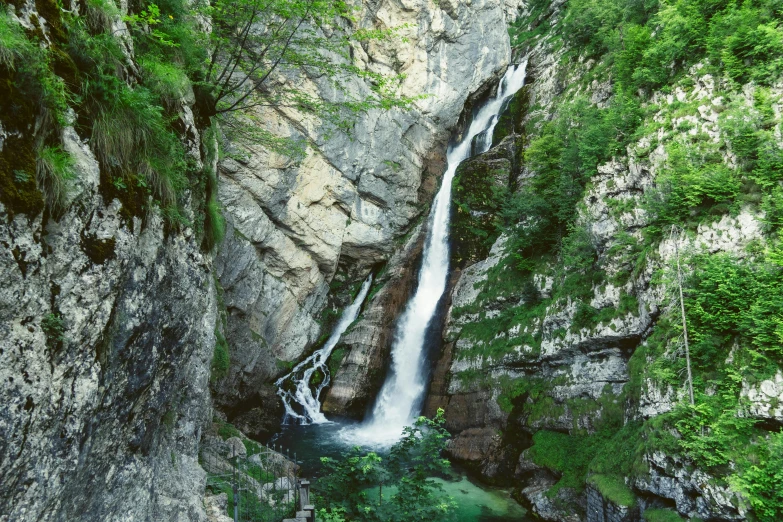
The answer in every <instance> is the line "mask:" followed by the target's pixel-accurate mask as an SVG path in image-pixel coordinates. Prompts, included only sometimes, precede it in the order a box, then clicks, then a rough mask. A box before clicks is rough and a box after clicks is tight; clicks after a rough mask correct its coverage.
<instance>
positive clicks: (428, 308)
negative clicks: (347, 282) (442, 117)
mask: <svg viewBox="0 0 783 522" xmlns="http://www.w3.org/2000/svg"><path fill="white" fill-rule="evenodd" d="M526 66H527V63H522V64H520V65H517V66H513V65H512V66H510V67H509V68H508V70H507V71H506V74H505V75H504V76H503V79H502V80H501V81H500V85H499V86H498V90H497V94H496V95H495V97H494V98H491V99H490V100H488V101H487V102H486V103H485V104H484V105H483V106H482V107H481V108H480V109H479V110H478V112H477V113H476V115H475V117H474V118H473V121H472V122H471V123H470V127H469V128H468V130H467V132H466V133H465V134H464V135H463V137H462V140H461V141H460V142H459V143H457V144H456V145H455V146H453V147H451V148H449V150H448V152H447V154H446V160H447V169H446V173H445V174H444V175H443V182H442V183H441V187H440V190H439V191H438V194H437V196H435V201H434V203H433V205H432V210H431V211H430V227H429V233H428V235H427V238H426V241H425V245H424V253H423V258H422V259H423V261H422V267H421V272H420V273H419V284H418V287H417V288H416V292H415V294H414V295H413V297H412V298H411V300H410V301H408V305H407V307H406V308H405V311H404V312H403V314H402V316H400V319H399V321H398V323H397V331H396V334H395V339H394V344H393V346H392V364H391V371H390V373H389V376H388V378H387V379H386V382H385V383H384V385H383V388H381V392H380V394H379V395H378V398H377V399H376V402H375V407H374V409H373V412H372V415H371V417H370V418H369V419H368V420H367V421H366V422H365V423H364V424H363V425H361V426H360V427H358V428H356V429H346V430H344V432H343V434H342V436H343V437H344V438H345V439H348V440H350V441H352V442H355V443H363V444H370V445H387V444H391V443H394V442H396V441H397V440H398V439H399V438H400V435H401V434H402V430H403V428H404V427H405V426H409V425H411V424H413V422H414V420H415V416H416V415H417V414H418V410H419V407H420V406H421V401H422V399H423V395H424V390H425V387H426V382H425V378H426V373H425V372H423V371H422V367H423V365H424V363H425V361H424V353H425V350H424V336H425V334H426V331H427V327H428V326H429V324H430V322H431V321H432V318H433V316H434V315H435V310H436V308H437V306H438V302H439V301H440V299H441V297H442V295H443V291H444V290H445V288H446V278H447V276H448V271H449V243H448V239H449V210H450V206H451V182H452V180H453V179H454V173H455V172H456V170H457V167H458V166H459V164H460V163H462V162H463V161H464V160H466V159H467V158H469V157H470V155H471V144H472V143H473V138H476V147H475V148H476V151H475V152H476V153H479V154H480V153H482V152H486V151H487V150H489V148H490V147H491V146H492V133H493V131H494V130H495V125H496V124H497V121H498V117H499V113H500V111H501V110H502V109H503V105H504V102H505V101H506V100H507V99H508V98H510V97H511V96H513V95H514V94H515V93H516V92H517V91H518V90H519V89H520V88H522V86H523V85H524V81H525V69H526ZM477 136H478V137H477Z"/></svg>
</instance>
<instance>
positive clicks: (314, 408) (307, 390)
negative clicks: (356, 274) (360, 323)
mask: <svg viewBox="0 0 783 522" xmlns="http://www.w3.org/2000/svg"><path fill="white" fill-rule="evenodd" d="M371 284H372V274H370V276H369V277H367V279H366V280H365V281H364V283H362V288H361V290H359V294H358V295H357V296H356V299H354V301H353V303H351V305H350V306H349V307H348V308H346V309H345V311H343V314H342V315H341V316H340V321H339V322H338V323H337V326H335V328H334V330H332V334H331V335H330V336H329V339H328V340H327V341H326V344H324V346H323V348H321V349H319V350H316V351H315V352H314V353H313V354H312V355H311V356H310V357H308V358H307V359H305V360H304V361H302V362H300V363H299V364H297V365H296V366H295V367H294V369H293V370H292V371H291V373H289V374H288V375H286V376H284V377H281V378H280V379H278V380H277V382H275V386H277V394H278V395H279V396H280V398H281V399H282V400H283V406H285V421H284V422H287V421H288V420H289V419H293V420H294V421H296V422H298V423H300V424H323V423H324V422H329V421H328V419H327V418H326V416H324V414H323V413H321V401H320V397H321V391H323V389H324V388H326V387H327V386H328V385H329V382H330V379H331V376H330V375H329V368H328V367H327V366H326V362H327V361H328V360H329V356H330V355H331V354H332V350H334V347H335V346H337V342H338V341H339V340H340V337H342V335H343V333H344V332H345V330H347V329H348V327H349V326H351V323H353V322H354V321H355V320H356V317H357V316H358V315H359V310H360V309H361V307H362V303H364V299H365V298H366V297H367V292H369V291H370V285H371ZM317 371H318V372H321V373H322V374H323V379H322V380H321V382H320V383H319V384H318V385H317V387H316V389H315V393H313V390H312V388H311V387H310V380H311V379H312V377H313V374H314V373H315V372H317ZM300 372H301V374H300ZM286 381H289V382H290V383H291V384H292V385H293V387H294V388H293V390H290V389H285V387H284V385H285V384H286ZM293 403H296V404H298V405H299V406H300V407H301V408H302V413H301V414H300V413H297V412H296V410H295V409H294V406H293Z"/></svg>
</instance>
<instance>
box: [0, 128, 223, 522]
mask: <svg viewBox="0 0 783 522" xmlns="http://www.w3.org/2000/svg"><path fill="white" fill-rule="evenodd" d="M63 143H64V146H65V148H66V149H67V150H68V151H69V152H70V153H71V154H72V155H73V157H74V158H76V159H77V162H76V166H75V168H76V170H77V174H78V180H79V184H78V186H75V187H74V192H73V194H72V197H73V198H74V199H76V198H77V197H78V201H79V203H78V204H74V205H73V206H72V207H71V208H70V209H69V210H68V211H67V212H65V214H64V215H63V216H62V217H61V218H60V219H57V220H55V219H52V218H51V217H48V219H46V221H44V216H43V215H42V214H39V215H37V216H29V215H23V214H17V215H16V216H14V217H13V218H11V217H10V215H9V213H8V211H7V209H6V208H5V207H3V206H2V205H0V223H1V224H0V244H2V249H0V277H1V278H2V281H3V285H2V288H0V339H2V340H0V377H2V382H3V386H2V388H0V399H2V402H3V404H4V405H5V407H4V408H3V410H2V413H0V455H2V460H0V481H1V482H2V483H3V488H2V492H0V503H1V504H2V505H3V506H5V508H4V513H3V516H4V517H7V518H6V519H7V520H30V521H33V520H36V521H38V520H128V521H131V520H133V521H136V520H182V521H185V520H203V519H204V510H203V507H202V506H201V501H200V496H201V492H202V491H203V488H204V473H203V471H202V470H201V468H200V467H199V466H198V462H197V459H196V453H197V444H198V440H199V437H200V427H201V425H202V424H203V423H204V422H205V421H206V420H208V418H209V416H210V413H209V411H210V410H209V397H208V395H207V394H205V390H206V389H207V381H208V379H209V361H210V360H211V356H212V349H213V347H214V343H215V340H214V323H215V292H214V287H213V282H212V278H211V276H210V265H211V262H210V260H209V258H208V257H205V256H204V255H203V254H202V253H201V251H200V248H199V245H198V243H197V242H196V241H195V238H194V237H193V234H192V233H191V232H190V231H187V230H186V231H184V232H182V233H175V234H165V233H164V226H163V222H162V218H161V217H160V216H159V215H158V214H157V213H155V212H152V213H150V214H149V215H148V216H147V218H146V220H145V222H142V220H141V219H140V218H131V219H127V218H126V217H125V216H124V215H123V214H122V213H121V205H120V203H119V202H118V201H117V200H114V201H104V199H103V197H102V196H101V195H100V194H99V193H98V163H97V162H96V161H95V159H94V157H93V155H92V152H91V151H90V149H89V148H88V147H87V146H86V145H85V144H84V143H82V142H81V141H80V140H79V138H78V136H77V135H76V133H75V132H74V131H73V129H71V128H66V129H65V131H64V140H63Z"/></svg>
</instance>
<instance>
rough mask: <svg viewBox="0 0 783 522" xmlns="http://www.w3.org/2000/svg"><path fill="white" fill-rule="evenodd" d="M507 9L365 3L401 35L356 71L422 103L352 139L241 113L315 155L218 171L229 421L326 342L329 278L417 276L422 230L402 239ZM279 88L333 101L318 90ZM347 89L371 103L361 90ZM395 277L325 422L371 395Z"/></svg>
mask: <svg viewBox="0 0 783 522" xmlns="http://www.w3.org/2000/svg"><path fill="white" fill-rule="evenodd" d="M507 4H508V5H507ZM516 7H517V5H516V4H515V3H514V2H510V3H508V2H507V3H504V2H501V1H499V0H476V1H473V2H470V3H463V2H446V1H443V2H439V3H435V4H433V3H431V2H425V1H421V0H419V1H413V0H411V1H405V2H402V3H400V2H392V1H382V2H379V3H372V4H367V5H365V7H364V10H363V11H362V14H361V16H359V19H360V22H359V23H360V24H361V25H362V26H368V27H369V26H375V27H400V28H401V29H400V37H404V38H405V40H404V41H403V40H400V41H394V42H385V43H384V42H382V43H372V44H367V45H364V46H356V47H355V48H354V49H353V57H354V61H355V64H356V65H358V66H359V67H362V68H366V69H367V70H370V71H374V72H382V73H392V74H404V75H405V80H404V81H403V83H402V85H401V88H400V93H401V94H402V95H404V96H410V97H421V98H420V99H418V100H416V101H415V102H414V103H413V105H412V106H411V107H410V109H408V110H399V109H394V110H391V111H388V112H378V111H369V112H367V113H366V114H363V115H361V116H360V117H359V118H358V120H357V121H356V122H355V123H354V126H353V129H352V131H351V135H350V136H346V135H343V134H340V133H333V134H331V135H330V134H329V133H328V132H327V131H328V130H329V129H328V128H325V127H324V125H323V124H322V122H318V121H314V120H313V119H312V118H309V117H305V116H303V115H302V114H299V113H297V112H296V111H293V110H288V109H284V110H272V109H263V110H259V111H257V112H256V113H255V114H252V115H250V116H252V117H253V119H254V121H261V122H264V123H263V124H264V125H265V126H266V128H267V130H269V131H271V132H273V133H275V134H277V135H279V136H285V137H292V138H294V139H296V140H300V141H302V142H305V143H310V144H312V145H314V146H313V147H309V148H308V149H307V151H306V154H305V155H304V157H303V158H301V159H299V160H296V161H294V160H291V159H286V158H283V157H281V156H279V155H276V154H273V153H268V152H264V151H258V150H244V151H243V158H244V159H242V161H237V160H224V161H223V162H222V163H221V165H220V173H221V186H220V201H221V204H222V206H223V208H224V209H225V214H226V218H227V221H228V223H229V229H228V233H227V234H226V240H225V241H224V244H223V245H222V246H221V248H220V254H219V256H218V259H217V261H216V268H217V273H218V276H219V280H220V284H221V286H222V287H223V291H224V300H225V305H226V308H227V312H228V314H227V316H228V320H227V332H226V338H227V340H228V343H229V346H230V347H231V358H232V359H231V360H232V365H231V370H230V375H229V377H228V378H227V379H225V380H224V381H223V382H222V383H221V384H220V386H219V387H218V390H217V391H218V393H217V402H218V404H219V405H221V406H222V407H224V408H225V409H227V410H228V409H230V408H234V407H236V404H238V403H241V402H242V401H243V400H246V399H248V398H251V400H250V402H249V403H248V404H251V403H252V405H253V407H256V406H257V405H258V403H259V399H258V398H257V397H256V396H255V394H256V392H257V390H259V389H260V388H261V387H265V386H266V387H268V386H269V383H270V382H272V381H273V380H274V378H275V377H278V376H280V375H281V374H282V373H283V372H284V371H285V368H286V367H287V366H286V365H287V364H288V363H290V362H292V361H296V360H298V359H300V358H301V357H302V356H303V354H304V353H305V352H306V351H307V350H308V349H310V348H312V347H313V344H314V343H315V341H316V340H317V339H318V337H319V335H321V334H322V333H323V331H322V329H323V328H322V326H321V325H319V322H318V321H317V316H318V315H319V313H320V312H321V310H322V309H323V308H324V306H325V305H326V302H327V293H328V292H329V283H330V282H331V281H332V280H333V278H335V275H336V274H337V275H338V276H339V279H341V280H343V281H349V282H356V281H360V280H362V279H363V278H364V277H366V275H367V274H368V272H369V271H370V270H371V269H372V268H373V267H376V266H378V265H380V264H382V263H388V265H387V270H388V271H389V274H392V273H395V274H396V273H397V272H400V270H403V271H406V270H407V271H410V270H411V269H413V268H414V265H413V263H412V260H411V259H410V258H409V257H405V256H400V255H399V252H402V251H405V252H407V254H408V255H415V254H416V251H415V248H414V247H413V246H412V245H414V244H415V243H416V241H418V239H416V238H417V237H418V236H417V234H418V232H415V233H414V234H413V236H411V235H410V233H411V232H412V231H413V230H414V227H415V225H416V223H417V221H418V220H421V219H422V218H423V215H424V213H426V209H427V208H428V206H429V203H430V201H431V199H432V197H433V195H434V193H435V191H436V189H437V184H438V179H439V177H440V175H441V174H442V172H443V169H444V151H445V145H446V142H447V139H448V136H449V131H450V129H451V128H452V127H454V125H455V124H457V121H458V119H459V117H460V114H461V113H462V110H463V106H464V105H465V102H466V100H467V99H468V96H469V95H470V94H471V93H474V92H476V91H477V90H479V89H480V88H481V87H482V86H484V85H486V83H487V82H488V81H489V80H491V79H492V78H494V77H497V76H498V75H499V74H501V73H502V72H503V70H504V68H505V67H506V65H507V64H508V63H509V58H510V48H509V43H508V37H507V35H506V33H505V30H503V31H499V30H498V28H499V27H505V26H506V20H507V18H508V17H509V16H511V14H510V13H514V12H515V11H516ZM281 81H289V82H298V83H296V84H297V86H298V87H299V88H303V89H313V90H318V91H319V92H320V93H321V95H322V96H324V97H326V98H329V97H334V96H337V94H336V93H334V92H333V91H332V90H331V89H329V88H328V86H326V85H321V84H319V83H318V82H317V81H314V80H309V79H308V80H302V79H301V78H300V79H281ZM351 88H352V89H355V94H364V93H366V92H369V91H368V87H367V86H366V85H364V84H361V83H355V84H352V86H351ZM316 146H317V149H316ZM237 147H239V148H241V145H237ZM417 230H418V229H417ZM406 234H407V235H408V236H407V238H406V237H404V236H406ZM409 238H412V239H409ZM412 249H413V250H412ZM395 252H398V254H397V255H396V256H395V257H393V256H394V253H395ZM390 259H394V261H389V260H390ZM397 263H400V264H397ZM403 267H404V268H403ZM393 277H396V278H397V279H395V281H397V282H398V283H399V282H400V281H403V283H404V284H402V286H400V285H398V284H395V285H394V286H395V288H394V289H393V290H392V292H391V293H389V292H388V291H381V292H378V293H377V294H376V295H375V297H374V300H373V301H372V302H371V303H370V304H369V305H368V307H367V308H366V311H365V314H364V316H363V317H362V318H361V319H360V320H359V323H358V324H357V325H356V327H355V328H354V329H353V330H352V333H351V334H349V335H348V337H347V339H348V340H347V341H346V345H345V346H346V347H352V349H353V347H358V346H361V348H356V349H357V350H358V351H356V352H352V355H350V356H349V357H346V358H345V359H344V364H345V365H346V366H345V367H344V369H342V370H340V371H339V372H338V374H337V375H336V376H335V381H334V385H333V388H332V391H330V392H329V397H328V398H327V401H326V402H327V405H328V408H329V410H330V411H333V412H335V413H343V414H347V413H350V414H352V415H360V414H361V412H362V411H363V407H364V406H363V405H365V403H366V402H367V401H368V400H369V398H370V397H372V396H373V395H374V393H373V391H374V388H373V386H372V385H369V383H371V382H376V381H377V380H378V375H377V372H378V371H382V369H383V367H384V359H385V356H386V353H387V352H388V343H389V340H390V338H391V336H390V328H391V326H390V324H391V322H392V321H393V319H394V317H396V314H397V312H398V311H399V306H400V305H399V303H402V302H404V301H405V299H406V297H407V291H409V288H408V287H409V284H408V281H409V279H410V274H403V273H399V274H397V275H395V276H393ZM359 332H361V333H359ZM360 338H361V339H360ZM360 361H361V362H362V364H359V362H360ZM368 361H371V362H370V363H369V364H364V363H366V362H368ZM365 385H367V387H364V386H365ZM242 409H243V408H241V407H240V408H239V410H236V411H233V412H230V413H231V414H232V415H239V414H241V410H242Z"/></svg>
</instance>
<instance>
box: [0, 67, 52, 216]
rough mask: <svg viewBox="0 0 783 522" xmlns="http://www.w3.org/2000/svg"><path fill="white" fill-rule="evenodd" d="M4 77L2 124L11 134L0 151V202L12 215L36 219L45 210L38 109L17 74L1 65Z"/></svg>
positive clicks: (0, 103)
mask: <svg viewBox="0 0 783 522" xmlns="http://www.w3.org/2000/svg"><path fill="white" fill-rule="evenodd" d="M0 78H2V79H0V123H2V126H3V129H4V130H5V132H6V133H7V134H8V135H7V136H6V138H5V140H4V142H3V147H2V151H0V202H2V203H3V205H5V207H6V211H7V212H8V213H9V214H10V215H11V216H13V215H14V214H27V215H29V216H35V215H37V214H38V213H40V212H41V211H42V210H43V208H44V200H43V195H42V194H41V191H40V190H38V185H37V183H36V181H35V151H34V144H33V138H32V129H33V125H34V124H35V115H36V112H37V108H36V107H34V106H33V103H32V98H30V97H29V96H25V95H24V93H22V92H21V91H20V89H19V88H18V87H17V80H18V79H17V75H16V72H15V71H9V70H8V69H7V68H5V67H3V66H0Z"/></svg>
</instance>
